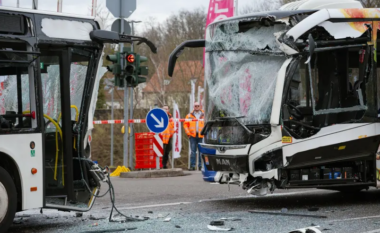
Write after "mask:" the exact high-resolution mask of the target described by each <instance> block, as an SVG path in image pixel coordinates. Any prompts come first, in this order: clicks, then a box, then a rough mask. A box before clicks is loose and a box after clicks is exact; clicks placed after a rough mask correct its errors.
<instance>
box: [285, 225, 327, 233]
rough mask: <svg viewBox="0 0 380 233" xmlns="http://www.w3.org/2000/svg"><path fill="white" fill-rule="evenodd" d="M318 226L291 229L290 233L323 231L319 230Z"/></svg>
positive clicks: (317, 232)
mask: <svg viewBox="0 0 380 233" xmlns="http://www.w3.org/2000/svg"><path fill="white" fill-rule="evenodd" d="M318 227H319V226H315V227H306V228H301V229H298V230H294V231H291V232H289V233H322V231H321V230H319V229H318Z"/></svg>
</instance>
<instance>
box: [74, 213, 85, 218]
mask: <svg viewBox="0 0 380 233" xmlns="http://www.w3.org/2000/svg"><path fill="white" fill-rule="evenodd" d="M75 217H77V218H81V217H83V213H80V212H77V213H75Z"/></svg>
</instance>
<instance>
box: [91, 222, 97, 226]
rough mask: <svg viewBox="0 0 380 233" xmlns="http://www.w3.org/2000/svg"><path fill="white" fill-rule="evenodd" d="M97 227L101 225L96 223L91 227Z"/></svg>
mask: <svg viewBox="0 0 380 233" xmlns="http://www.w3.org/2000/svg"><path fill="white" fill-rule="evenodd" d="M97 226H99V224H98V223H97V222H96V223H93V224H92V225H91V227H97Z"/></svg>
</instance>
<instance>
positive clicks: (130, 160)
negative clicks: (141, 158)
mask: <svg viewBox="0 0 380 233" xmlns="http://www.w3.org/2000/svg"><path fill="white" fill-rule="evenodd" d="M130 92H131V105H130V106H131V109H130V110H129V113H130V115H129V116H130V117H129V118H130V119H133V88H132V87H131V89H130ZM130 127H131V134H130V136H129V164H130V166H131V167H133V126H132V124H130Z"/></svg>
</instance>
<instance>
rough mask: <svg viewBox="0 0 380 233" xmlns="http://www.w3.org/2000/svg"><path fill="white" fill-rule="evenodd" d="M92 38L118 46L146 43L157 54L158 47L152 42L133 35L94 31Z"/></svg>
mask: <svg viewBox="0 0 380 233" xmlns="http://www.w3.org/2000/svg"><path fill="white" fill-rule="evenodd" d="M90 38H91V40H93V41H96V42H98V43H101V44H104V43H110V44H118V43H132V42H138V43H137V45H139V44H141V43H145V44H146V45H148V47H149V48H150V50H151V51H152V53H157V47H156V46H155V45H154V44H153V42H151V41H150V40H148V39H146V38H144V37H139V36H132V35H125V34H119V33H117V32H112V31H106V30H94V31H92V32H90Z"/></svg>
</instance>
